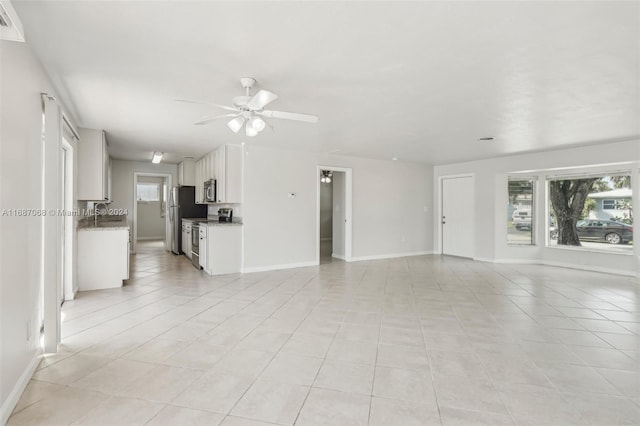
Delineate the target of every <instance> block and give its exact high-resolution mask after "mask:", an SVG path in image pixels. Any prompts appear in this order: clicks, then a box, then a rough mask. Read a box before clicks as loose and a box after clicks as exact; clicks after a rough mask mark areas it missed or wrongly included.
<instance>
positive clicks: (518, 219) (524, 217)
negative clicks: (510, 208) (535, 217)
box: [511, 210, 531, 230]
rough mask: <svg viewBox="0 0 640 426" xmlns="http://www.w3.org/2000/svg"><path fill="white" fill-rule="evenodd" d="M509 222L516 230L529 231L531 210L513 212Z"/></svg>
mask: <svg viewBox="0 0 640 426" xmlns="http://www.w3.org/2000/svg"><path fill="white" fill-rule="evenodd" d="M511 220H512V222H513V226H514V227H515V228H516V229H517V230H525V229H527V230H530V229H531V210H515V211H514V212H513V214H512V215H511Z"/></svg>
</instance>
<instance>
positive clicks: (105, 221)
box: [78, 215, 129, 231]
mask: <svg viewBox="0 0 640 426" xmlns="http://www.w3.org/2000/svg"><path fill="white" fill-rule="evenodd" d="M125 229H126V230H129V222H127V216H126V215H123V216H107V217H104V216H102V217H99V218H98V224H97V225H96V224H95V223H94V219H93V216H91V217H86V218H84V219H81V220H80V221H79V222H78V231H115V230H125Z"/></svg>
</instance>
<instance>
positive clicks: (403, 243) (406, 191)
mask: <svg viewBox="0 0 640 426" xmlns="http://www.w3.org/2000/svg"><path fill="white" fill-rule="evenodd" d="M319 165H323V166H335V167H351V168H352V169H353V257H354V259H356V260H357V259H358V258H366V257H371V256H385V255H398V254H402V253H423V252H429V251H431V250H432V249H433V246H432V243H433V234H432V231H433V227H432V226H431V223H432V216H431V209H430V206H431V204H432V202H433V193H432V189H433V183H432V182H433V169H432V168H431V167H429V166H425V165H420V164H413V163H404V162H397V161H379V160H368V159H362V158H355V157H341V156H329V155H320V154H315V153H307V152H299V151H290V150H281V149H275V148H268V147H262V146H259V145H249V144H247V145H245V163H244V168H245V171H244V172H245V176H244V182H245V188H244V190H245V196H244V200H245V203H244V205H243V213H244V217H243V219H244V220H243V222H244V268H245V270H252V269H253V270H255V269H260V268H272V267H275V266H293V265H304V264H313V263H315V260H316V248H317V246H316V241H317V229H316V214H317V209H318V206H317V205H316V203H317V193H316V190H317V179H318V176H317V166H319ZM288 193H295V194H296V196H295V198H289V197H288ZM425 207H426V208H427V210H428V211H427V212H425V211H424V210H425Z"/></svg>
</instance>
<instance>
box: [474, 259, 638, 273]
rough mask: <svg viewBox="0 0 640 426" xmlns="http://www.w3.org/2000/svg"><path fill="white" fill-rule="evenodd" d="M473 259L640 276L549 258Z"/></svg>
mask: <svg viewBox="0 0 640 426" xmlns="http://www.w3.org/2000/svg"><path fill="white" fill-rule="evenodd" d="M473 260H475V261H478V262H486V263H502V264H511V265H541V266H554V267H558V268H567V269H578V270H581V271H589V272H601V273H605V274H613V275H622V276H625V277H640V272H634V271H625V270H620V269H612V268H603V267H600V266H592V265H583V264H575V263H566V262H554V261H549V260H537V259H490V258H485V257H474V258H473Z"/></svg>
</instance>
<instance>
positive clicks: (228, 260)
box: [205, 223, 242, 275]
mask: <svg viewBox="0 0 640 426" xmlns="http://www.w3.org/2000/svg"><path fill="white" fill-rule="evenodd" d="M206 256H207V262H206V266H207V268H206V270H205V272H206V273H208V274H209V275H222V274H233V273H238V272H241V270H242V225H228V224H227V225H222V224H220V225H219V224H215V223H214V224H207V249H206Z"/></svg>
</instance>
